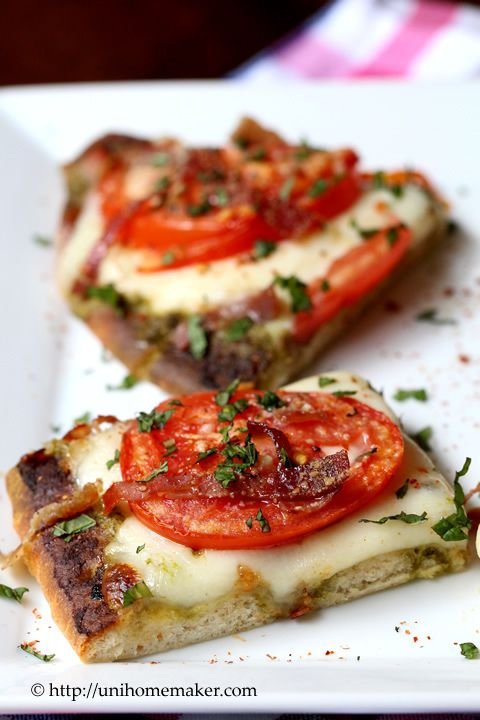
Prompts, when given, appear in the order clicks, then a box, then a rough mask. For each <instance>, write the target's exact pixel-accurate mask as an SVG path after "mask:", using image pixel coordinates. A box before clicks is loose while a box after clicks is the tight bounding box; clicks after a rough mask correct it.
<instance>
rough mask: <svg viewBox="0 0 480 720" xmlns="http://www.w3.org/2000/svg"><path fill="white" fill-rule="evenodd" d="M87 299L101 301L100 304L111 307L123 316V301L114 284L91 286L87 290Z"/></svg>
mask: <svg viewBox="0 0 480 720" xmlns="http://www.w3.org/2000/svg"><path fill="white" fill-rule="evenodd" d="M87 298H90V299H93V300H100V302H103V303H105V304H106V305H110V306H111V307H112V308H113V309H114V310H116V311H117V313H119V314H120V315H122V314H123V307H122V299H121V297H120V295H119V293H118V292H117V290H116V288H115V287H114V286H113V285H112V283H108V285H99V286H96V285H90V287H88V288H87Z"/></svg>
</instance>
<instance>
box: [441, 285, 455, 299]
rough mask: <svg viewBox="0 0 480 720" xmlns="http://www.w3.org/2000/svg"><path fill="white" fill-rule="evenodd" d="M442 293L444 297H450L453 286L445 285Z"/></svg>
mask: <svg viewBox="0 0 480 720" xmlns="http://www.w3.org/2000/svg"><path fill="white" fill-rule="evenodd" d="M443 294H444V295H445V297H452V295H455V288H452V287H446V288H445V290H444V291H443Z"/></svg>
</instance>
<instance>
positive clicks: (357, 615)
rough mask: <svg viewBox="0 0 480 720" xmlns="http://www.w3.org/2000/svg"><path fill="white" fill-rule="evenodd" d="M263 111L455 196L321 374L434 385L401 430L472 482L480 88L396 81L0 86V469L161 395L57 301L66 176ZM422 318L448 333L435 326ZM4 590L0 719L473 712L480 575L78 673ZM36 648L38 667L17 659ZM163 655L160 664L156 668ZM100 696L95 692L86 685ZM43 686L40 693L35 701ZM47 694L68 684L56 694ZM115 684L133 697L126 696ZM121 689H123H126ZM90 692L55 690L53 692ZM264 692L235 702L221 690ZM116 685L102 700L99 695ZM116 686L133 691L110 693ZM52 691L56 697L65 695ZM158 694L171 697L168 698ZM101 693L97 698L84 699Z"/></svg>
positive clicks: (391, 388)
mask: <svg viewBox="0 0 480 720" xmlns="http://www.w3.org/2000/svg"><path fill="white" fill-rule="evenodd" d="M244 114H251V115H253V116H255V117H256V118H258V119H260V120H262V121H264V122H265V123H267V124H270V125H272V126H273V127H275V128H277V129H278V130H280V131H281V132H284V133H285V134H286V135H287V136H288V137H290V138H292V139H295V138H299V137H307V138H308V139H309V140H310V141H312V142H313V143H316V144H318V145H325V146H339V145H352V146H353V147H355V148H357V149H358V150H359V151H360V153H361V155H362V158H363V164H364V167H368V168H372V169H375V168H394V167H396V166H399V167H403V166H405V165H407V166H415V167H418V168H420V169H422V170H424V171H426V172H427V173H428V175H429V176H430V177H432V178H434V179H435V181H436V182H437V183H438V185H439V187H440V189H441V190H442V192H443V193H444V194H445V196H446V197H447V198H449V200H450V201H451V203H452V206H453V216H454V217H455V219H456V220H458V222H459V224H460V228H461V229H460V231H459V232H457V233H455V234H454V235H452V236H451V237H450V238H448V239H447V240H446V241H445V242H444V243H443V244H442V245H441V246H439V247H438V249H437V250H436V251H435V252H434V254H433V255H432V256H431V257H430V258H429V259H427V260H426V262H424V263H423V264H422V265H421V267H419V268H418V269H417V270H415V271H413V272H411V273H410V275H409V277H407V278H405V279H404V280H403V282H402V283H400V284H399V285H397V286H396V287H395V288H393V289H392V290H391V292H390V293H389V296H388V297H389V298H390V299H392V300H395V302H396V303H398V306H399V310H398V312H396V313H392V312H387V310H386V309H385V304H384V303H382V302H380V303H379V304H378V305H377V307H376V308H375V309H372V310H371V311H370V312H369V313H368V314H367V315H366V316H365V317H364V318H363V319H362V321H361V322H359V323H358V324H357V325H356V327H355V328H353V329H352V330H350V331H349V332H348V333H347V334H346V336H345V337H343V339H342V340H341V341H340V342H338V343H337V344H336V346H335V348H334V349H332V350H331V351H330V352H329V353H327V354H326V355H324V356H323V358H322V360H321V361H320V362H319V363H318V366H317V368H315V369H323V370H325V369H329V368H345V369H350V370H353V371H355V372H358V373H360V374H363V375H365V376H366V377H367V378H369V379H370V380H371V382H372V383H373V385H374V386H375V387H379V388H382V389H383V390H384V392H385V396H386V398H387V400H389V401H390V400H392V395H393V393H394V392H395V389H396V388H398V387H406V388H415V387H425V388H426V389H427V390H428V393H429V397H430V399H429V401H428V402H427V403H419V402H415V401H409V402H407V403H403V404H398V403H397V404H395V402H394V403H393V405H394V407H395V409H396V410H397V411H398V412H399V413H400V414H401V416H402V419H403V421H404V424H405V427H406V428H407V430H408V431H411V432H415V431H418V430H419V429H420V428H422V427H424V426H426V425H431V426H432V427H433V428H434V436H433V457H434V460H435V463H436V464H437V465H438V467H439V468H440V469H441V470H442V471H444V472H445V473H446V474H447V475H448V476H450V477H452V476H453V473H454V471H455V469H456V468H459V467H461V466H462V463H463V461H464V458H465V456H467V455H469V456H471V457H472V470H471V472H470V476H469V477H468V478H467V479H466V482H465V486H466V487H471V486H473V485H474V484H475V483H476V482H478V480H479V479H480V442H479V437H480V435H479V428H480V412H479V407H480V404H479V403H480V372H479V368H480V343H479V337H480V315H479V312H478V308H479V307H480V235H479V233H480V171H479V163H478V160H479V158H478V150H479V146H480V134H479V129H480V86H478V85H465V86H456V87H453V86H443V87H442V86H414V85H402V84H398V83H369V82H368V83H362V84H355V85H348V84H343V83H342V84H303V85H287V84H284V85H282V86H273V85H268V86H261V85H260V86H259V85H256V86H248V85H242V84H227V83H225V84H224V83H178V84H175V83H164V84H162V83H145V84H144V83H142V84H118V85H96V86H93V85H89V86H75V87H72V86H66V87H61V86H59V87H43V88H24V89H6V90H2V91H0V158H1V165H0V218H1V223H0V233H1V243H0V253H1V257H0V293H1V305H0V307H1V308H2V317H3V331H2V337H3V341H2V351H1V357H2V362H1V369H2V372H1V375H0V386H1V390H2V392H1V397H2V417H3V423H2V432H1V434H0V467H1V469H2V471H6V470H7V469H8V468H9V467H10V466H12V465H14V464H15V463H16V462H17V460H18V458H19V456H20V455H21V454H22V453H23V452H25V451H26V450H29V449H33V448H37V447H39V446H40V445H41V444H42V443H43V441H44V440H45V439H46V438H48V437H49V436H51V434H52V430H51V426H52V424H53V425H60V426H61V428H62V430H63V431H65V430H66V429H67V428H68V427H69V426H70V425H71V424H72V420H73V418H75V417H77V416H79V415H82V414H83V413H84V412H85V411H87V410H88V411H90V412H92V413H94V414H95V413H101V412H103V413H105V414H107V413H108V414H111V413H115V414H117V415H118V416H120V417H131V416H132V415H133V414H134V413H136V412H137V411H139V410H141V409H142V410H150V409H151V408H152V407H153V406H154V405H155V404H156V403H157V402H158V401H159V399H160V398H162V397H163V394H162V392H161V391H160V390H159V389H158V388H155V387H153V386H152V385H149V384H148V383H142V384H141V385H139V386H138V387H136V388H135V389H133V390H130V391H127V392H125V391H124V392H121V391H117V392H107V391H106V384H107V382H110V383H113V384H115V383H116V382H118V381H120V380H121V378H122V377H123V375H124V370H123V369H122V367H121V366H120V365H119V364H118V363H116V362H114V361H110V362H104V361H102V359H101V358H102V351H101V347H100V345H99V343H98V342H97V341H96V339H95V338H94V337H93V336H92V335H91V334H90V333H89V331H88V330H86V329H85V328H84V327H83V326H82V325H81V324H80V323H79V322H77V321H76V320H74V319H72V318H70V317H69V316H68V314H67V312H66V310H65V308H64V307H63V305H62V302H61V301H60V300H59V298H58V297H57V294H56V290H55V286H54V281H53V265H54V258H53V251H52V250H51V249H45V248H42V247H39V246H37V245H36V244H35V243H34V242H33V241H32V238H33V236H34V235H35V234H37V233H40V234H44V235H52V234H53V232H54V230H55V225H56V222H57V218H58V213H59V211H60V208H61V202H62V184H61V179H60V174H59V171H58V164H59V163H60V162H62V161H64V160H67V159H69V158H71V157H72V156H73V155H74V154H75V153H76V152H78V151H79V150H80V149H81V148H82V147H84V146H85V145H86V143H88V142H90V141H91V140H92V139H94V138H95V137H97V136H98V135H100V134H101V133H104V132H107V131H111V130H116V131H122V132H127V133H135V134H140V135H142V134H143V135H147V136H155V135H162V134H171V135H178V136H180V137H183V138H185V139H186V140H188V141H189V142H191V143H208V144H218V143H222V142H223V141H224V140H225V138H226V136H227V135H228V133H229V131H230V130H231V129H232V128H233V127H234V125H235V123H236V122H237V120H238V119H239V117H240V116H242V115H244ZM430 307H435V308H437V309H438V313H439V315H440V316H442V317H445V318H453V319H454V320H455V321H456V324H452V325H430V324H428V323H421V322H416V321H415V315H416V314H418V313H419V312H421V311H422V310H425V309H427V308H430ZM0 499H1V506H0V512H1V524H0V547H2V549H7V548H12V547H13V546H14V545H15V542H16V538H15V534H14V532H13V530H12V529H11V520H10V507H9V503H8V501H7V499H6V493H5V490H4V488H3V487H2V488H1V490H0ZM0 582H3V583H7V584H9V585H14V586H17V585H26V586H28V587H29V588H30V592H29V593H28V595H26V596H25V599H24V602H23V604H22V606H20V605H17V604H15V603H13V602H8V601H7V600H0V602H1V616H0V633H1V637H2V654H1V659H0V698H1V699H0V709H1V710H3V711H17V712H21V711H22V712H35V713H40V712H45V711H52V712H57V711H58V712H61V711H66V710H70V711H72V710H75V711H77V712H78V711H80V710H83V711H85V712H88V711H91V712H94V711H95V712H99V711H100V712H115V711H122V712H128V711H130V712H132V711H135V712H141V711H142V712H152V711H157V712H158V711H162V712H169V711H190V712H194V711H195V712H196V711H213V712H222V711H236V712H245V711H254V710H255V711H263V712H268V711H270V712H274V711H278V712H289V711H303V712H313V711H316V712H319V711H325V712H372V711H404V712H405V711H421V710H422V711H427V710H428V711H434V710H437V711H443V712H445V711H447V710H478V708H479V707H480V683H479V682H478V678H479V677H480V675H479V672H480V660H478V661H467V660H466V659H464V658H463V657H462V656H461V655H460V649H459V646H458V643H461V642H466V641H471V642H475V643H476V644H478V645H480V574H479V564H478V562H474V563H473V564H472V566H471V568H470V569H469V570H468V571H467V572H465V573H461V574H459V575H457V576H451V577H445V578H441V579H439V580H435V581H432V582H427V581H423V582H416V583H413V584H411V585H408V586H406V587H402V588H399V589H396V590H391V591H388V592H383V593H380V594H378V595H375V596H372V597H367V598H364V599H362V600H358V601H356V602H353V603H351V604H349V605H345V606H342V607H338V608H332V609H329V610H325V611H322V612H318V613H315V614H314V615H313V616H312V617H307V618H304V619H300V620H296V621H289V622H278V623H275V624H273V625H271V626H269V627H265V628H260V629H258V630H255V631H252V632H249V633H245V634H244V635H243V636H242V637H238V636H235V637H229V638H224V639H221V640H218V641H215V642H210V643H204V644H200V645H196V646H193V647H187V648H184V649H182V650H176V651H172V652H169V653H165V654H163V655H159V656H157V657H155V658H147V659H145V660H140V661H136V662H131V663H116V664H113V663H112V664H104V665H101V666H86V665H83V664H82V663H81V662H80V661H79V660H78V659H77V657H76V656H75V654H74V653H73V651H72V650H71V649H70V647H69V645H68V643H67V642H66V641H65V640H64V638H63V636H62V635H61V634H60V632H59V631H58V630H57V628H56V627H55V625H54V624H53V623H52V620H51V617H50V614H49V609H48V607H47V605H46V603H45V601H44V599H43V597H42V595H41V593H40V592H39V590H38V588H37V586H36V584H35V582H34V581H33V580H32V579H31V578H29V577H28V576H27V575H26V573H25V572H24V571H23V572H22V570H21V569H19V568H16V569H15V570H11V571H8V572H3V573H1V574H0ZM33 639H38V640H39V647H40V648H41V650H42V651H43V652H47V653H55V658H54V660H53V661H52V662H51V663H48V664H45V663H41V662H39V661H38V660H36V659H35V658H33V657H31V656H28V655H26V654H25V653H23V652H21V651H20V650H19V649H17V646H18V645H19V644H20V643H21V642H23V641H28V640H33ZM152 660H154V661H155V662H152ZM95 682H98V683H99V685H101V687H102V688H104V690H103V694H105V693H108V694H110V695H111V696H107V697H100V696H99V691H98V689H97V693H96V697H95V698H92V693H93V689H94V685H92V686H91V685H90V683H94V684H95ZM34 683H41V684H42V685H43V686H44V693H43V694H41V692H42V691H41V688H40V687H38V688H37V690H36V692H37V693H38V696H35V695H34V694H33V693H32V690H31V688H32V686H33V685H34ZM49 683H54V685H55V687H56V688H57V690H56V691H53V695H52V693H51V692H50V685H49ZM122 683H123V685H122ZM126 683H128V685H126ZM195 683H198V685H199V686H201V687H206V686H212V687H219V688H221V692H222V693H223V695H221V696H217V697H212V696H210V697H209V696H205V695H204V696H202V695H198V694H197V695H196V696H195V694H194V695H193V696H190V695H188V693H189V692H190V691H187V696H184V697H182V696H178V695H175V694H174V695H173V696H172V697H167V696H165V695H164V696H163V697H162V696H161V697H159V698H155V697H151V691H148V690H147V689H146V688H155V687H158V688H161V687H168V686H176V687H178V686H183V687H184V688H187V687H188V686H192V687H193V690H192V691H191V692H194V689H195ZM62 685H63V686H64V687H65V688H66V687H67V686H68V687H70V688H73V687H78V688H81V689H83V693H82V695H81V696H80V697H77V699H76V700H75V702H73V700H72V694H73V691H70V694H69V695H68V696H67V695H66V693H67V690H66V689H65V690H64V691H63V697H62V696H61V692H62V691H61V690H60V689H59V688H60V686H62ZM232 686H236V687H240V686H245V687H255V688H256V691H257V694H256V696H255V697H229V696H227V694H226V693H225V692H224V689H225V688H228V687H232ZM105 688H107V690H105ZM108 688H118V690H117V692H118V694H121V693H122V692H123V695H124V696H123V697H115V696H114V695H112V693H115V691H114V690H108ZM55 692H56V694H57V695H58V696H55ZM164 692H165V691H164ZM87 694H89V697H87Z"/></svg>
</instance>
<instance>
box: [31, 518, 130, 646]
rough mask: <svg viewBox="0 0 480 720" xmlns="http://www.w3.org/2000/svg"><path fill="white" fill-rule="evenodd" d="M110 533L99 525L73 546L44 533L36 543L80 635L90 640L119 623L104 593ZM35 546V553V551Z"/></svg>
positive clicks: (50, 532)
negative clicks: (105, 562)
mask: <svg viewBox="0 0 480 720" xmlns="http://www.w3.org/2000/svg"><path fill="white" fill-rule="evenodd" d="M110 535H111V533H110V532H109V531H108V530H106V529H105V528H103V527H99V526H98V525H97V526H95V527H93V528H91V529H90V530H86V531H85V532H81V533H78V534H77V535H74V536H73V537H72V539H71V541H70V542H65V540H63V538H59V537H55V536H54V535H53V533H52V530H51V529H47V530H44V531H43V532H42V533H41V534H40V535H39V536H38V537H37V539H36V540H35V544H34V545H35V546H37V548H38V551H39V553H40V554H41V555H42V556H44V557H45V556H46V557H47V558H48V562H49V564H50V565H51V568H52V575H53V580H54V582H55V585H56V586H57V588H58V591H59V592H60V593H61V594H62V596H63V603H65V604H66V605H67V607H68V611H69V612H68V614H69V616H70V617H71V619H72V622H73V625H74V627H75V630H76V632H77V633H79V634H80V635H83V636H87V637H90V636H92V635H96V634H97V633H100V632H102V631H103V630H105V628H107V627H108V626H109V625H111V624H112V623H114V622H115V621H116V620H117V613H116V612H115V611H114V610H112V609H111V608H110V607H109V606H108V605H107V603H106V601H105V599H104V597H103V593H102V591H101V587H102V582H103V576H104V572H105V568H104V548H105V546H106V545H107V543H108V542H109V540H110ZM35 546H34V551H35Z"/></svg>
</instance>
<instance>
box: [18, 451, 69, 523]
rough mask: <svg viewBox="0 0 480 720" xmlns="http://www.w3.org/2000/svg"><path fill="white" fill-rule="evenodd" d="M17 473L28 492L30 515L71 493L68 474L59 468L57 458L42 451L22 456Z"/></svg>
mask: <svg viewBox="0 0 480 720" xmlns="http://www.w3.org/2000/svg"><path fill="white" fill-rule="evenodd" d="M18 472H19V474H20V477H21V478H22V481H23V483H24V486H25V489H26V490H27V492H28V505H29V510H30V511H31V513H32V514H33V513H34V512H35V511H36V510H39V509H40V508H42V507H44V506H45V505H49V504H50V503H53V502H59V501H60V500H62V499H64V498H65V497H67V496H68V495H71V494H72V492H73V489H74V484H73V480H72V477H71V474H70V472H69V471H66V470H65V469H64V468H63V467H62V466H61V463H60V461H59V460H58V458H56V457H55V456H54V455H49V454H48V453H47V452H46V451H45V450H43V449H42V450H38V451H37V452H34V453H30V454H29V455H24V456H23V457H22V459H21V460H20V462H19V463H18Z"/></svg>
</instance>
